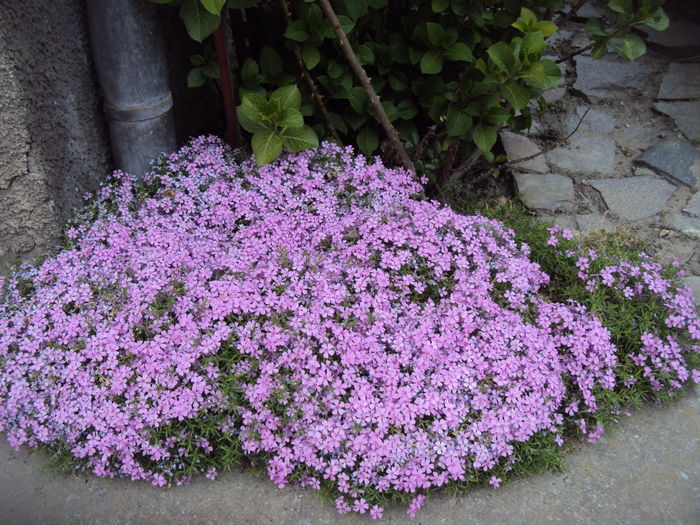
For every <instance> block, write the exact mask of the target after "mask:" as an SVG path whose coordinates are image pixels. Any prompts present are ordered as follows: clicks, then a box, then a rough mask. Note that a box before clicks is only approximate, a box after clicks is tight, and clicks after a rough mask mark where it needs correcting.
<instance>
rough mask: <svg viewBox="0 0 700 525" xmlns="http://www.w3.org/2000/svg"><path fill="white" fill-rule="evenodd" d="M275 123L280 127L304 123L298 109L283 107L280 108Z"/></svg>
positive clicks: (293, 126)
mask: <svg viewBox="0 0 700 525" xmlns="http://www.w3.org/2000/svg"><path fill="white" fill-rule="evenodd" d="M275 124H276V125H277V126H279V127H280V128H300V127H302V126H303V125H304V117H302V116H301V113H300V112H299V110H298V109H294V108H290V107H284V108H282V109H281V110H280V112H279V116H278V118H277V120H276V122H275Z"/></svg>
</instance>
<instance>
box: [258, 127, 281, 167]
mask: <svg viewBox="0 0 700 525" xmlns="http://www.w3.org/2000/svg"><path fill="white" fill-rule="evenodd" d="M251 146H252V148H253V155H255V162H256V163H257V165H258V166H264V165H265V164H269V163H270V162H272V161H273V160H275V159H276V158H277V157H279V156H280V153H282V139H281V138H280V136H279V135H278V134H277V133H276V132H275V131H274V130H265V131H258V132H257V133H255V134H254V135H253V139H252V140H251Z"/></svg>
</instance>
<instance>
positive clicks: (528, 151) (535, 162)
mask: <svg viewBox="0 0 700 525" xmlns="http://www.w3.org/2000/svg"><path fill="white" fill-rule="evenodd" d="M500 135H501V140H502V141H503V147H504V148H505V150H506V155H507V156H508V160H509V161H513V160H516V159H522V158H525V157H529V156H530V155H534V154H536V153H539V152H540V151H541V148H540V147H539V146H538V145H537V144H535V143H534V142H533V141H532V140H530V139H529V138H527V137H525V136H523V135H520V134H519V133H512V132H510V131H502V132H501V133H500ZM513 168H514V169H516V170H519V171H526V172H528V173H533V172H534V173H547V172H548V171H549V166H547V161H546V160H545V158H544V155H540V156H538V157H535V158H534V159H530V160H526V161H524V162H519V163H517V164H513Z"/></svg>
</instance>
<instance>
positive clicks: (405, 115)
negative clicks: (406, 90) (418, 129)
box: [396, 100, 418, 120]
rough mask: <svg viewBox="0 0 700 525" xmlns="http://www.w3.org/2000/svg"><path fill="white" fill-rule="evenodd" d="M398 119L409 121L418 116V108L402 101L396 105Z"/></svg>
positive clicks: (406, 101) (408, 101) (409, 102)
mask: <svg viewBox="0 0 700 525" xmlns="http://www.w3.org/2000/svg"><path fill="white" fill-rule="evenodd" d="M396 109H397V110H398V112H399V117H401V118H402V119H404V120H411V119H412V118H414V117H415V116H416V115H417V114H418V108H417V107H416V105H415V104H414V103H413V102H411V101H410V100H402V101H401V102H399V103H398V104H397V105H396Z"/></svg>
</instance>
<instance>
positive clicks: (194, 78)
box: [187, 67, 207, 88]
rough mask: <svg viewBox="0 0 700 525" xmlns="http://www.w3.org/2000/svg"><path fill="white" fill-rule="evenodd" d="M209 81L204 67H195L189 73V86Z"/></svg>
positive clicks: (196, 85) (200, 84) (201, 84)
mask: <svg viewBox="0 0 700 525" xmlns="http://www.w3.org/2000/svg"><path fill="white" fill-rule="evenodd" d="M206 81H207V76H206V75H205V74H204V68H201V67H195V68H193V69H191V70H190V72H189V73H188V74H187V87H190V88H193V87H199V86H203V85H204V83H205V82H206Z"/></svg>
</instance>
